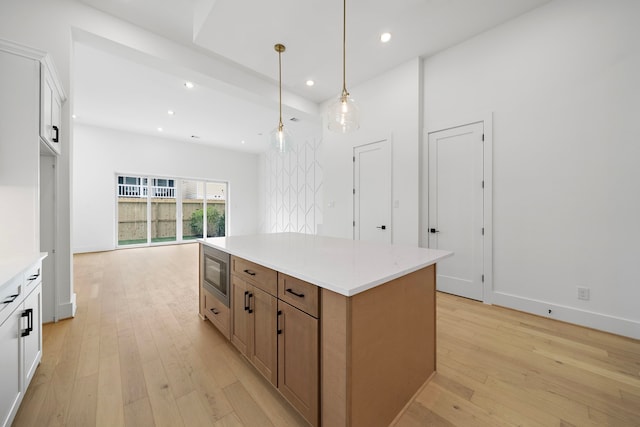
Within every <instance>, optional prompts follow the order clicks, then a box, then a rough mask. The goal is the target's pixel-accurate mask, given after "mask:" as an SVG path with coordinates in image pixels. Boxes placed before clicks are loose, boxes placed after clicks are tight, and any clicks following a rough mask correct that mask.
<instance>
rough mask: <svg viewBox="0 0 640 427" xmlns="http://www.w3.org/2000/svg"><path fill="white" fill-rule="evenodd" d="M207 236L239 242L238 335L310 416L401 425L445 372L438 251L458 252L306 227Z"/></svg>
mask: <svg viewBox="0 0 640 427" xmlns="http://www.w3.org/2000/svg"><path fill="white" fill-rule="evenodd" d="M208 243H211V244H212V246H213V247H215V248H217V249H219V250H226V249H228V250H229V252H228V253H231V260H230V264H231V266H230V268H229V271H230V272H231V274H230V276H231V279H230V282H231V285H230V286H231V294H230V297H231V303H230V319H231V342H232V343H233V345H234V346H235V347H236V348H237V349H238V350H239V351H240V352H241V353H242V354H243V355H244V356H245V357H246V358H247V359H248V360H249V361H250V362H251V364H253V365H254V366H255V368H256V369H257V370H258V371H259V372H260V373H262V374H263V375H264V376H265V377H266V378H267V379H268V380H269V381H270V382H271V383H272V384H273V385H274V386H275V387H276V389H277V390H278V392H279V393H280V394H281V395H282V396H283V397H284V398H285V399H286V400H287V401H288V402H289V403H290V404H291V406H292V407H293V408H295V409H296V410H297V411H298V412H299V413H300V415H301V416H302V417H303V418H304V419H305V420H306V421H307V422H308V423H309V424H310V425H311V426H313V427H316V426H324V427H385V426H388V425H393V423H394V420H395V419H397V417H398V416H399V415H400V414H401V413H402V412H403V411H404V410H405V408H407V404H408V403H409V402H410V401H411V399H412V398H413V397H414V396H415V394H416V392H417V391H418V390H420V388H421V387H422V386H423V385H424V384H425V383H426V382H427V381H429V380H430V379H431V378H432V377H433V375H434V374H435V368H436V359H435V356H436V312H435V308H436V307H435V289H436V286H435V283H436V265H435V263H436V261H439V260H440V259H443V258H445V257H447V256H449V255H451V253H450V252H447V251H438V250H430V249H423V248H411V247H404V246H393V245H377V244H371V243H366V242H359V241H350V240H347V239H337V238H329V237H322V236H313V235H304V234H300V233H274V234H264V235H256V236H238V237H226V238H215V239H211V240H209V239H207V242H206V243H203V244H208ZM234 253H235V254H238V255H241V256H246V257H247V258H251V259H254V260H260V262H261V263H262V265H260V264H257V263H255V262H252V261H249V260H248V259H246V258H241V257H240V256H237V255H234ZM338 253H346V254H350V255H353V256H350V257H345V258H344V260H343V261H340V262H337V261H336V260H337V259H338V257H337V255H336V254H338ZM327 254H330V255H331V256H327ZM267 266H269V267H267ZM270 267H271V268H270ZM276 270H277V271H276ZM372 270H373V273H372ZM285 272H286V273H285ZM303 279H306V280H308V281H306V280H303Z"/></svg>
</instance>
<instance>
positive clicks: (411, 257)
mask: <svg viewBox="0 0 640 427" xmlns="http://www.w3.org/2000/svg"><path fill="white" fill-rule="evenodd" d="M200 242H201V243H204V244H206V245H208V246H211V247H214V248H216V249H220V250H222V251H224V252H227V253H229V254H231V255H235V256H238V257H241V258H244V259H246V260H249V261H253V262H255V263H257V264H260V265H263V266H265V267H269V268H271V269H273V270H277V271H279V272H281V273H285V274H288V275H289V276H293V277H296V278H298V279H301V280H304V281H307V282H309V283H313V284H314V285H316V286H319V287H321V288H325V289H329V290H331V291H333V292H337V293H339V294H341V295H345V296H353V295H356V294H358V293H360V292H363V291H366V290H368V289H371V288H374V287H376V286H378V285H380V284H383V283H386V282H388V281H390V280H393V279H396V278H398V277H402V276H404V275H406V274H409V273H412V272H414V271H417V270H420V269H422V268H424V267H427V266H429V265H432V264H435V263H436V262H438V261H440V260H442V259H443V258H446V257H448V256H451V255H453V252H450V251H444V250H437V249H427V248H417V247H414V246H405V245H389V244H383V243H373V242H364V241H360V240H350V239H341V238H336V237H326V236H316V235H311V234H301V233H272V234H255V235H247V236H229V237H211V238H207V239H200Z"/></svg>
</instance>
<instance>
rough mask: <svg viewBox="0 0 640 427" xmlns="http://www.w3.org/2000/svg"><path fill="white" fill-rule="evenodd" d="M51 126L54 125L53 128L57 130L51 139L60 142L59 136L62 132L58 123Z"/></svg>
mask: <svg viewBox="0 0 640 427" xmlns="http://www.w3.org/2000/svg"><path fill="white" fill-rule="evenodd" d="M51 127H52V128H53V130H54V131H55V132H56V136H54V137H53V138H51V140H52V141H53V142H58V136H59V133H60V129H58V126H56V125H53V126H51Z"/></svg>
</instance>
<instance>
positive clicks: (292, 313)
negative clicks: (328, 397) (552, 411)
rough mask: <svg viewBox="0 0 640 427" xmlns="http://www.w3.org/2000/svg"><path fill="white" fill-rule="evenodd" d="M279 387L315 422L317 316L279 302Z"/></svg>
mask: <svg viewBox="0 0 640 427" xmlns="http://www.w3.org/2000/svg"><path fill="white" fill-rule="evenodd" d="M278 310H279V311H278V328H279V330H280V331H281V333H279V334H278V389H279V390H280V392H281V393H282V395H283V396H284V397H285V398H286V399H287V400H288V401H289V402H290V403H291V404H292V405H293V406H294V407H295V408H296V409H297V410H298V411H299V412H300V413H301V414H302V416H304V417H305V418H306V419H307V421H309V422H310V423H311V425H313V426H317V425H318V413H319V393H318V391H319V390H318V387H319V386H318V383H319V374H320V371H319V364H318V359H319V353H318V352H319V347H318V346H319V344H318V319H316V318H314V317H312V316H309V315H308V314H306V313H304V312H302V311H300V310H298V309H297V308H295V307H293V306H291V305H289V304H287V303H285V302H283V301H279V302H278Z"/></svg>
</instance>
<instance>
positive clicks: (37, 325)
mask: <svg viewBox="0 0 640 427" xmlns="http://www.w3.org/2000/svg"><path fill="white" fill-rule="evenodd" d="M23 313H25V314H26V315H27V317H26V318H25V319H24V320H23V325H22V328H23V330H25V331H26V329H27V326H30V327H31V329H30V330H29V331H28V335H26V336H25V337H23V338H22V342H23V343H24V344H23V345H24V348H23V350H24V351H23V355H24V359H23V360H24V365H23V366H24V377H23V383H22V384H23V385H24V389H23V391H26V388H27V386H28V385H29V383H30V382H31V378H33V374H35V372H36V368H37V367H38V364H39V363H40V360H41V359H42V324H41V320H40V317H41V313H42V284H41V283H38V284H37V286H36V288H34V289H33V291H32V292H31V294H29V296H28V297H27V298H26V299H25V300H24V310H23ZM25 333H26V332H25Z"/></svg>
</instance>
